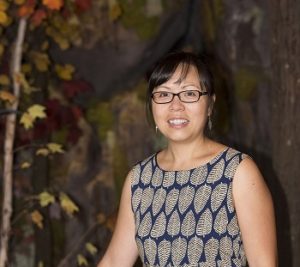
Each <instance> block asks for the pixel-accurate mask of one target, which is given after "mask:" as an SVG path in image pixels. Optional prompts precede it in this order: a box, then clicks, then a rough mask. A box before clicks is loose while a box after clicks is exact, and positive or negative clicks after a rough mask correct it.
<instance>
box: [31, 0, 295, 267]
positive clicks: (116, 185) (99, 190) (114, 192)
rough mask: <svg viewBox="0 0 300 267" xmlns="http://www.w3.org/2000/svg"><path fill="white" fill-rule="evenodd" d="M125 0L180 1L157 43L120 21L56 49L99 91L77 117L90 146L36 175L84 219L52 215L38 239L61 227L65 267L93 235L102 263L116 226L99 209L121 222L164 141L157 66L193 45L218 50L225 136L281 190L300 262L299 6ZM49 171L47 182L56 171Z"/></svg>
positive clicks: (281, 218) (291, 1) (279, 209)
mask: <svg viewBox="0 0 300 267" xmlns="http://www.w3.org/2000/svg"><path fill="white" fill-rule="evenodd" d="M120 2H121V3H123V4H124V3H127V4H128V3H129V2H130V3H131V4H132V5H133V3H136V2H139V3H145V5H146V4H147V5H148V4H149V3H151V2H152V3H153V2H155V3H159V2H161V3H162V2H168V3H169V8H166V9H164V10H163V11H159V10H160V9H156V12H158V13H157V15H156V16H155V19H156V21H155V23H157V25H159V27H157V30H156V31H154V32H153V33H152V35H150V36H148V37H147V38H141V37H140V33H143V28H138V29H135V28H134V27H132V28H129V27H124V25H122V24H119V23H116V24H115V26H114V28H113V29H110V30H111V32H110V35H109V36H110V38H108V39H107V40H105V41H101V42H97V41H95V40H96V39H97V34H98V33H97V31H98V29H91V31H90V32H89V35H88V36H87V40H85V41H84V42H83V46H81V47H78V48H74V49H71V50H70V51H67V52H64V53H60V52H58V51H55V50H54V51H53V57H54V58H56V59H59V61H62V62H70V63H72V64H74V65H75V66H76V69H77V70H78V76H79V77H84V78H85V79H86V80H87V81H88V82H90V83H91V84H92V85H93V87H94V92H92V93H90V94H86V95H85V97H82V98H78V99H76V101H78V103H80V104H81V105H82V106H83V108H84V109H85V111H86V112H85V114H84V116H83V117H82V118H81V119H80V120H79V121H78V126H79V127H80V129H81V131H82V136H81V137H80V139H79V142H78V143H77V144H75V145H73V146H72V147H71V148H70V150H68V151H67V153H66V154H65V155H64V156H62V157H60V158H59V160H58V161H55V160H54V162H52V163H51V164H50V165H47V164H46V163H43V164H40V165H39V168H37V169H36V170H35V174H36V175H37V174H38V175H40V174H41V173H43V169H44V168H49V177H51V179H52V182H55V183H56V184H57V185H58V186H59V187H61V188H63V189H64V190H66V191H67V192H68V193H69V194H70V196H71V197H72V198H73V199H74V200H75V202H76V203H77V204H78V205H79V206H80V212H79V215H78V216H76V217H75V218H72V219H69V218H66V219H65V226H64V227H57V225H55V224H53V223H52V222H49V224H51V226H50V228H51V232H50V233H45V235H46V236H42V235H41V236H40V237H39V238H37V244H41V240H43V238H45V239H44V240H46V239H50V237H49V234H51V233H52V236H51V237H52V239H51V240H49V244H51V243H52V245H53V246H55V249H54V250H52V253H53V254H54V255H55V257H52V259H51V261H52V264H54V266H57V265H55V264H57V263H58V262H59V259H60V258H61V257H63V255H65V254H66V253H68V252H70V251H72V250H73V251H74V255H76V253H79V252H81V251H82V250H83V246H82V245H81V244H78V240H80V239H81V238H82V236H83V235H85V234H86V233H87V234H86V235H85V239H84V240H83V241H92V242H93V243H95V244H97V247H98V249H99V251H100V252H99V255H98V256H97V259H91V261H92V262H93V263H94V264H96V262H97V260H98V258H99V257H101V254H102V253H103V252H104V250H105V247H106V246H107V244H108V241H109V239H110V236H111V224H112V223H109V224H108V225H101V226H99V227H96V228H95V229H94V228H93V225H94V224H95V220H96V218H97V217H98V216H99V214H100V215H101V216H104V217H107V218H109V217H112V218H114V216H115V215H116V211H117V207H118V200H119V194H120V190H121V187H122V183H123V181H124V178H125V176H126V174H127V172H128V171H129V169H130V167H131V166H132V165H133V164H134V163H135V162H137V161H139V160H141V159H143V158H145V157H146V156H148V155H149V154H151V153H153V152H154V151H155V150H157V149H158V148H159V147H160V146H161V145H162V142H163V141H162V140H161V139H160V138H159V136H156V135H155V133H154V130H153V129H151V127H150V126H149V125H148V124H147V121H146V118H145V111H144V101H145V91H146V78H147V75H148V73H149V70H150V69H151V67H152V65H153V64H154V63H155V62H156V61H157V60H158V59H159V58H160V57H161V56H162V55H164V54H165V53H167V52H168V51H171V50H174V49H189V50H192V51H194V52H205V53H206V54H207V55H208V57H209V58H210V61H211V67H212V70H213V72H214V75H215V78H216V92H217V102H216V106H215V114H214V120H213V129H214V135H215V138H216V139H218V140H220V141H221V142H224V143H226V144H228V145H231V146H233V147H235V148H237V149H240V150H242V151H243V152H246V153H248V154H250V155H251V156H252V157H253V158H254V160H255V161H256V162H257V164H258V165H259V167H260V169H261V171H262V173H263V175H264V177H265V179H266V181H267V183H268V185H269V187H270V190H271V193H272V195H273V198H274V202H275V207H276V215H277V224H278V239H279V240H278V244H279V259H280V266H295V267H296V266H300V254H299V252H298V251H299V242H300V236H299V221H300V218H299V216H300V215H299V214H300V211H299V204H300V203H299V197H298V195H299V189H300V185H299V180H300V171H299V167H298V166H297V165H296V164H297V163H298V161H299V159H300V155H299V153H300V147H299V142H300V141H299V140H300V138H299V136H300V132H299V127H300V126H299V122H300V115H299V114H300V110H299V106H300V105H299V101H300V99H299V98H300V96H299V92H300V88H299V87H300V66H299V64H300V63H299V62H300V61H299V58H300V52H299V50H300V30H299V27H300V21H299V16H300V2H299V1H298V2H297V1H296V0H287V1H283V0H279V1H275V0H271V1H270V0H262V1H255V0H243V1H240V0H226V1H224V0H189V1H187V0H186V1H176V4H175V2H174V1H157V0H155V1H151V0H147V1H146V0H143V1H134V0H132V1H125V0H120ZM171 2H172V4H170V3H171ZM133 15H134V14H133ZM133 15H132V16H133ZM145 20H146V18H145ZM146 22H147V21H146ZM146 22H145V21H141V22H137V24H136V25H139V27H140V26H143V25H144V23H146ZM102 27H103V26H102ZM136 27H138V26H136ZM94 39H95V40H94ZM43 165H44V166H43ZM42 178H43V179H42V180H41V182H43V183H44V184H46V183H47V181H46V180H47V179H48V176H47V175H46V174H44V176H42ZM36 187H39V185H38V184H36ZM89 229H92V230H93V231H91V232H87V231H89ZM54 236H55V237H54ZM83 243H84V242H83ZM83 243H82V244H83ZM74 247H75V249H74ZM41 248H42V246H41ZM49 250H50V249H49ZM56 250H57V251H56ZM36 251H37V252H38V251H39V249H37V250H36ZM49 255H51V254H50V252H49V253H46V255H45V257H48V258H49ZM37 258H38V257H37ZM75 261H76V258H75V256H74V257H72V258H71V260H68V262H67V263H66V264H64V265H63V266H76V262H75ZM49 262H50V259H49ZM137 265H138V264H137Z"/></svg>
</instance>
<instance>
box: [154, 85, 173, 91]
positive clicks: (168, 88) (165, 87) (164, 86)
mask: <svg viewBox="0 0 300 267" xmlns="http://www.w3.org/2000/svg"><path fill="white" fill-rule="evenodd" d="M157 89H167V90H172V88H171V87H168V86H166V85H159V86H157V87H156V88H155V89H154V90H153V91H155V90H157Z"/></svg>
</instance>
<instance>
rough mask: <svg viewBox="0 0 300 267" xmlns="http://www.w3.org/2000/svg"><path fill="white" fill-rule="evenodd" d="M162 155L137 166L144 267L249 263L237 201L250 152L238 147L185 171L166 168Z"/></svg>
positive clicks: (135, 197) (134, 187)
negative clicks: (240, 172) (236, 187)
mask: <svg viewBox="0 0 300 267" xmlns="http://www.w3.org/2000/svg"><path fill="white" fill-rule="evenodd" d="M156 155H157V154H154V155H152V156H151V157H149V158H147V159H146V160H144V161H143V162H140V163H138V164H136V165H135V166H134V167H133V169H132V184H131V191H132V200H131V205H132V210H133V212H134V220H135V228H136V236H135V239H136V243H137V247H138V251H139V254H140V257H141V260H142V262H143V266H148V267H150V266H151V267H152V266H153V267H154V266H155V267H161V266H168V267H171V266H176V267H177V266H186V267H196V266H201V267H214V266H218V267H219V266H220V267H225V266H226V267H229V266H230V267H231V266H236V267H238V266H246V257H245V253H244V248H243V242H242V239H241V232H240V229H239V225H238V222H237V215H236V212H235V209H234V206H233V200H232V178H233V176H234V174H235V171H236V169H237V166H238V165H239V163H240V162H241V161H242V160H243V158H245V156H246V155H245V154H242V153H241V152H239V151H236V150H234V149H232V148H227V149H226V150H225V151H223V152H221V153H220V154H219V155H217V156H216V157H215V158H214V159H213V160H211V161H210V162H209V163H207V164H204V165H201V166H199V167H197V168H193V169H191V170H184V171H165V170H162V169H161V168H160V167H159V166H158V164H157V161H156Z"/></svg>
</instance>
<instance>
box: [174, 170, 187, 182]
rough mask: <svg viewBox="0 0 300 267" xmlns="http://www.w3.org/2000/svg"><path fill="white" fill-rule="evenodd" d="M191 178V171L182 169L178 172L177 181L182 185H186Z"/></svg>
mask: <svg viewBox="0 0 300 267" xmlns="http://www.w3.org/2000/svg"><path fill="white" fill-rule="evenodd" d="M189 178H190V171H180V172H177V175H176V182H177V183H178V184H180V185H184V184H186V183H187V182H188V180H189Z"/></svg>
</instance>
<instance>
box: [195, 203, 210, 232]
mask: <svg viewBox="0 0 300 267" xmlns="http://www.w3.org/2000/svg"><path fill="white" fill-rule="evenodd" d="M211 230H212V214H211V211H210V210H209V209H206V210H205V211H204V212H203V214H201V216H200V218H199V221H198V224H197V228H196V233H197V235H198V236H205V235H207V234H209V233H210V232H211Z"/></svg>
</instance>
